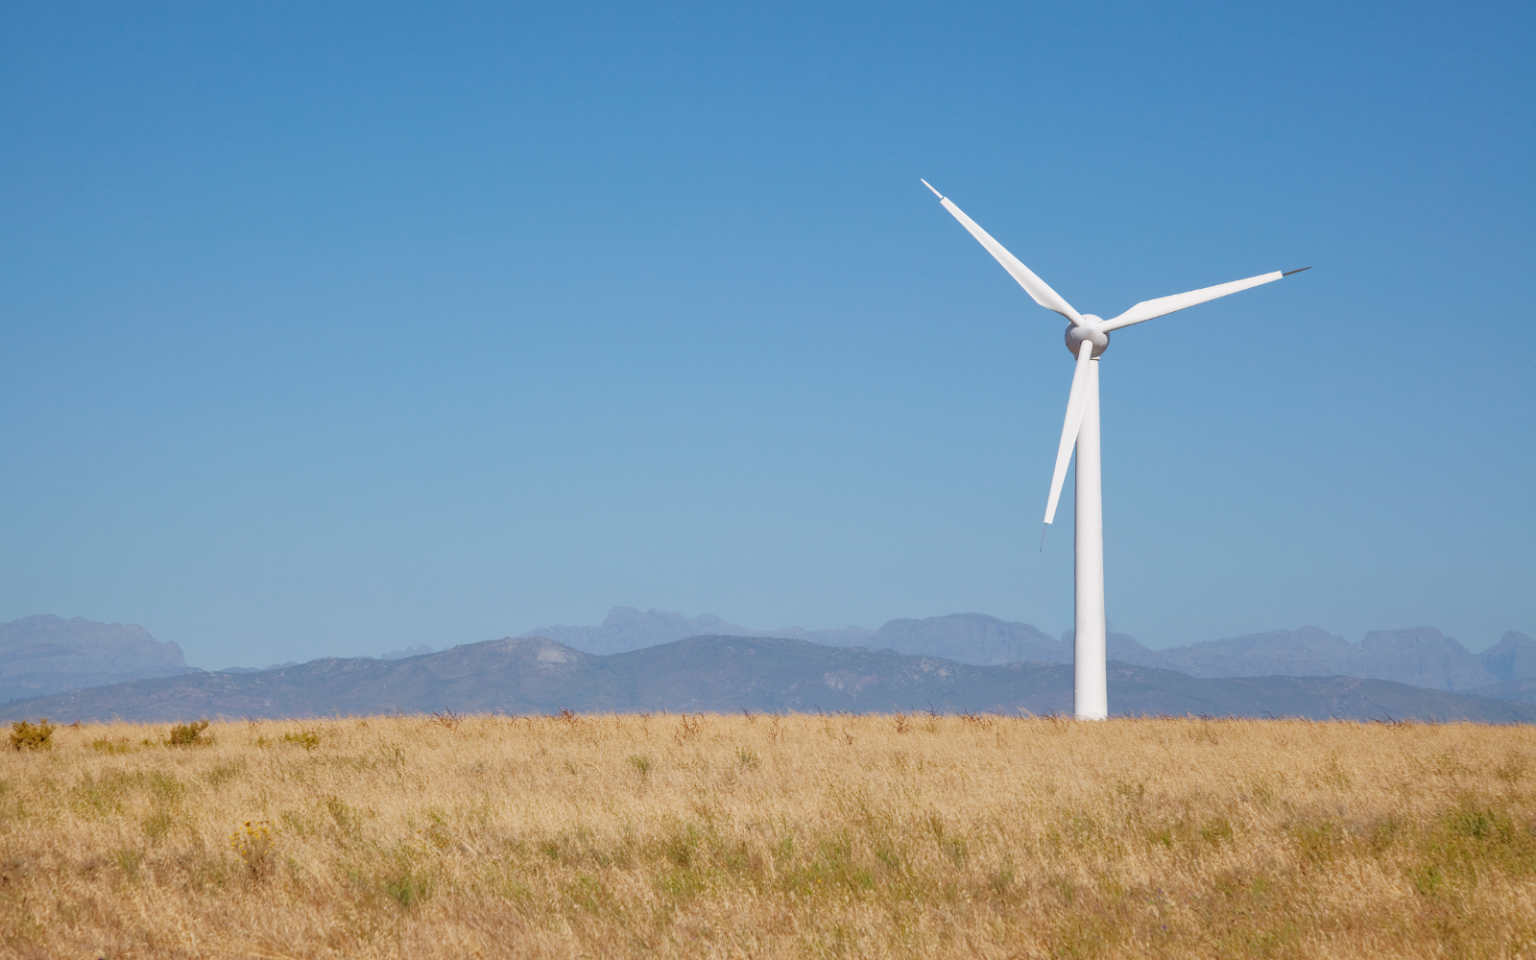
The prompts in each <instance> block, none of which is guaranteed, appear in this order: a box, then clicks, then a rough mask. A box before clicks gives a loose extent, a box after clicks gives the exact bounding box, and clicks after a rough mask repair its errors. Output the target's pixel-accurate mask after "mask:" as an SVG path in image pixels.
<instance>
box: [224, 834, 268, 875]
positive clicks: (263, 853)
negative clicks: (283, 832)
mask: <svg viewBox="0 0 1536 960" xmlns="http://www.w3.org/2000/svg"><path fill="white" fill-rule="evenodd" d="M229 847H230V849H231V850H233V851H235V856H237V857H239V858H240V862H241V863H242V864H244V865H245V868H246V869H247V870H249V871H250V872H251V876H253V877H260V876H262V874H264V873H267V872H268V871H269V869H270V867H271V862H272V826H271V824H269V823H268V822H267V821H265V820H247V821H245V826H243V827H241V828H240V829H239V830H236V831H235V832H234V833H232V834H230V835H229Z"/></svg>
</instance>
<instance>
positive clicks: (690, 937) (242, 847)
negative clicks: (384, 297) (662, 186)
mask: <svg viewBox="0 0 1536 960" xmlns="http://www.w3.org/2000/svg"><path fill="white" fill-rule="evenodd" d="M168 729H169V728H168V727H167V726H164V725H162V726H146V725H130V724H117V725H97V726H81V727H61V728H59V729H58V731H57V732H56V733H54V734H53V737H52V749H50V750H47V751H36V752H31V751H5V752H4V756H3V759H0V955H3V956H8V957H47V958H66V957H79V958H96V957H108V958H114V960H115V958H132V957H142V958H181V957H187V958H191V957H266V958H292V960H297V958H312V957H348V958H359V957H362V958H366V957H400V958H412V960H425V958H438V957H443V958H447V957H453V958H459V957H479V956H483V957H546V956H547V957H576V956H588V957H629V956H661V957H764V958H776V957H807V956H810V957H816V956H847V957H940V958H942V957H1144V956H1145V957H1235V956H1245V955H1248V956H1275V957H1328V958H1349V957H1366V956H1370V957H1385V956H1392V957H1442V956H1453V957H1516V956H1527V957H1530V956H1536V729H1533V728H1531V727H1487V726H1475V725H1470V724H1451V725H1444V726H1415V725H1405V726H1384V725H1372V724H1355V723H1309V722H1302V721H1246V720H1227V721H1204V720H1114V721H1109V722H1103V723H1073V722H1067V721H1053V720H1049V719H1031V720H1012V719H996V718H962V717H942V718H932V717H929V716H926V715H918V716H908V717H889V716H885V717H879V716H861V717H846V716H830V717H818V716H793V717H785V718H775V717H770V716H758V717H745V716H734V717H725V716H699V717H680V716H677V715H655V716H650V717H642V716H591V717H587V716H580V717H578V716H568V717H565V718H549V717H546V718H534V719H510V718H505V717H471V718H466V719H463V720H462V722H460V721H459V720H458V718H453V717H444V718H430V717H428V718H423V717H369V718H366V719H336V720H328V721H315V722H303V723H299V722H279V721H265V722H259V723H222V724H215V725H214V726H213V727H211V728H210V729H209V730H208V731H207V732H206V734H205V735H204V736H205V738H206V737H207V735H209V734H211V735H212V738H213V742H212V743H211V744H209V745H194V746H188V747H175V746H167V745H166V744H165V741H166V740H167V739H168Z"/></svg>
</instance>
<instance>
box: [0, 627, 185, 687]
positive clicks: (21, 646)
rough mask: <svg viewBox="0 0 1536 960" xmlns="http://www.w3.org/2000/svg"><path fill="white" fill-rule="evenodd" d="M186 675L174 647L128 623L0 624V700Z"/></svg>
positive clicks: (183, 663) (178, 649) (178, 650)
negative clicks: (135, 680)
mask: <svg viewBox="0 0 1536 960" xmlns="http://www.w3.org/2000/svg"><path fill="white" fill-rule="evenodd" d="M190 672H192V668H191V667H189V666H187V664H186V661H185V660H184V659H183V658H182V654H181V648H180V647H178V646H177V645H176V644H175V643H174V642H165V643H161V642H160V641H158V640H156V639H155V638H154V637H152V636H150V635H149V631H147V630H145V629H144V628H143V627H140V626H136V625H134V624H131V623H129V624H122V623H96V622H94V621H91V620H85V619H83V618H81V617H74V618H72V619H69V620H65V619H63V618H62V617H55V616H37V617H23V618H21V619H20V620H12V621H11V622H10V623H0V700H11V699H15V698H18V697H38V696H45V695H47V694H52V693H59V692H62V691H65V690H78V689H80V688H82V687H96V686H101V685H102V684H109V683H119V682H121V681H124V680H134V679H140V678H146V677H169V676H175V675H176V674H181V673H190Z"/></svg>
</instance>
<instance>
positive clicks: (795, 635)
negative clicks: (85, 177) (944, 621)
mask: <svg viewBox="0 0 1536 960" xmlns="http://www.w3.org/2000/svg"><path fill="white" fill-rule="evenodd" d="M893 622H894V621H893ZM1030 629H1033V628H1030ZM873 632H874V631H872V630H866V629H864V628H863V627H845V628H843V629H841V630H805V629H802V628H800V627H784V628H782V629H779V630H755V629H753V628H752V627H744V626H742V625H741V624H739V623H727V622H726V621H724V620H721V619H720V618H719V617H717V616H715V615H714V614H711V613H703V614H700V615H699V616H697V617H685V616H683V615H682V614H680V613H673V612H672V611H670V610H658V609H656V608H655V607H652V608H651V609H650V610H647V611H645V612H643V613H642V612H641V611H640V610H638V609H636V608H635V607H614V608H612V609H610V610H609V611H608V616H607V617H606V618H604V620H603V622H602V623H601V624H599V625H597V626H595V627H571V626H563V625H555V626H549V627H538V628H537V629H534V630H530V631H528V632H527V633H524V634H520V637H522V638H524V639H533V638H544V639H548V640H557V641H559V642H560V643H563V644H565V645H566V646H568V647H572V648H574V649H576V650H580V651H582V652H583V653H592V654H597V655H598V656H603V655H606V654H610V653H626V652H628V651H630V650H642V649H644V648H646V647H654V646H657V645H659V644H663V643H671V642H672V641H674V640H685V639H687V638H688V637H703V636H724V635H729V636H737V637H787V638H789V639H793V640H809V641H811V642H812V643H824V644H829V645H831V646H860V645H864V644H865V641H866V640H867V639H868V638H869V636H870V635H871V634H872V633H873Z"/></svg>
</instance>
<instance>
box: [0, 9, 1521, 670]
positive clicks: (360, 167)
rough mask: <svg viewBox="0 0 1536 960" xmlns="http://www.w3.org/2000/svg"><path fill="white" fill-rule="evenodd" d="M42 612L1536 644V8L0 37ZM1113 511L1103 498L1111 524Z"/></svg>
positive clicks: (289, 641) (20, 564) (483, 627)
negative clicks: (1080, 553)
mask: <svg viewBox="0 0 1536 960" xmlns="http://www.w3.org/2000/svg"><path fill="white" fill-rule="evenodd" d="M0 18H3V19H0V129H3V130H4V134H3V136H0V223H3V229H0V245H3V246H0V450H3V460H0V620H8V619H12V618H15V617H20V616H24V615H28V614H33V613H57V614H60V615H64V616H85V617H90V618H93V619H100V620H119V621H125V622H136V623H140V624H143V625H144V626H145V627H147V628H149V629H150V630H151V631H152V632H153V633H154V634H155V635H156V636H158V637H160V638H162V639H170V640H176V641H178V642H179V643H181V644H182V646H183V647H184V648H185V649H186V651H187V653H188V659H189V661H190V662H192V663H195V664H199V665H204V666H212V667H217V666H224V665H226V664H231V663H239V664H265V663H269V662H272V661H274V660H286V659H301V660H302V659H309V658H311V657H314V656H320V655H324V654H335V655H349V654H359V653H375V652H378V651H381V650H387V649H390V648H393V647H400V646H404V645H407V644H416V643H427V644H430V645H432V646H437V647H441V646H447V645H452V644H455V643H463V642H470V641H476V640H482V639H490V638H493V637H499V636H504V635H506V634H509V633H517V632H521V631H523V630H527V629H529V628H531V627H534V626H537V625H539V624H544V623H558V622H564V623H592V622H596V621H598V620H599V619H601V618H602V616H603V615H604V613H605V612H606V610H607V608H608V607H609V606H610V605H614V604H630V605H635V606H640V607H650V606H658V607H662V608H665V609H675V610H680V611H683V612H685V613H688V614H690V615H691V614H696V613H699V612H702V611H710V612H713V613H716V614H718V615H720V616H723V617H726V618H727V619H730V620H734V621H738V622H743V623H747V624H752V625H757V626H762V627H776V626H784V625H788V624H799V625H801V626H805V627H822V626H841V625H845V624H849V623H858V624H863V625H868V626H875V625H878V624H879V623H881V622H883V621H884V620H886V619H889V618H892V617H909V616H910V617H921V616H932V615H937V614H945V613H951V612H956V611H971V610H975V611H982V612H987V613H992V614H995V615H997V616H1000V617H1004V618H1008V619H1017V620H1026V621H1029V622H1031V623H1034V624H1036V625H1038V626H1040V627H1041V628H1043V629H1046V630H1049V631H1052V632H1059V631H1061V630H1064V629H1066V628H1068V627H1070V625H1071V609H1072V608H1071V594H1072V576H1071V553H1072V538H1071V524H1070V517H1071V510H1072V503H1071V496H1070V492H1069V493H1068V495H1067V497H1066V498H1065V499H1064V501H1063V518H1064V519H1065V520H1066V521H1067V522H1065V523H1063V522H1060V521H1058V523H1057V525H1056V529H1054V530H1053V531H1052V532H1051V535H1050V537H1049V538H1048V539H1047V541H1046V545H1045V550H1044V552H1043V553H1039V552H1037V550H1036V548H1037V544H1038V540H1039V531H1040V526H1039V520H1040V515H1041V513H1042V511H1043V507H1044V501H1045V496H1046V492H1047V486H1048V483H1049V477H1050V469H1051V463H1052V458H1053V456H1054V451H1055V446H1056V439H1057V436H1058V433H1059V431H1060V428H1061V417H1062V412H1063V410H1064V408H1065V404H1066V394H1067V385H1068V383H1069V381H1070V379H1071V373H1072V364H1071V357H1070V355H1069V354H1068V353H1067V351H1066V349H1065V348H1064V347H1063V345H1062V340H1061V334H1062V328H1063V323H1062V321H1061V320H1060V319H1059V318H1058V317H1057V316H1056V315H1054V314H1051V313H1048V312H1046V311H1044V310H1042V309H1040V308H1039V307H1036V306H1035V305H1034V304H1033V303H1031V302H1030V301H1029V299H1028V298H1027V297H1026V296H1025V295H1024V294H1023V292H1022V291H1021V290H1019V289H1018V287H1017V286H1015V285H1014V283H1013V282H1012V281H1011V280H1010V279H1009V278H1008V277H1007V275H1006V274H1004V273H1003V271H1002V270H1001V269H999V268H998V266H997V265H996V264H995V263H994V262H993V261H992V260H991V259H990V258H989V257H988V256H987V255H986V254H985V252H984V251H983V250H982V249H981V248H980V247H979V246H978V245H977V244H976V243H975V242H974V241H973V240H971V239H970V237H968V236H967V235H966V234H965V233H964V231H963V230H961V228H960V227H959V226H958V225H957V224H956V223H955V222H954V221H953V220H952V219H951V218H950V217H949V215H948V214H946V213H945V212H944V210H943V209H942V208H941V207H940V206H939V205H938V203H937V202H936V201H935V200H934V198H933V197H932V195H931V194H929V193H928V191H926V190H924V189H923V188H922V186H921V185H920V184H919V183H918V177H920V176H921V177H926V178H927V179H928V180H930V181H931V182H933V183H934V184H935V185H936V186H937V187H938V188H939V189H941V190H943V191H944V192H945V193H946V194H948V195H949V196H950V197H951V198H953V199H954V200H955V201H956V202H957V203H958V204H959V205H960V206H961V207H963V208H964V209H965V210H966V211H967V212H968V213H970V214H971V215H972V216H973V217H975V218H976V219H977V220H978V221H979V222H980V223H981V224H982V225H983V226H985V227H986V228H988V229H989V230H990V231H992V232H993V233H994V234H995V235H996V236H997V237H998V238H999V239H1000V240H1001V241H1002V242H1003V243H1005V244H1007V245H1008V246H1009V247H1010V248H1011V249H1012V250H1013V252H1014V253H1016V254H1017V255H1018V256H1019V257H1020V258H1021V259H1023V260H1024V262H1026V263H1027V264H1029V265H1030V266H1031V267H1032V268H1033V269H1034V270H1035V271H1036V272H1038V273H1039V274H1040V275H1041V276H1042V277H1044V278H1045V279H1046V280H1047V281H1048V282H1050V283H1051V284H1052V285H1053V286H1055V287H1056V289H1057V290H1059V291H1060V292H1061V293H1062V294H1063V295H1064V296H1066V297H1067V298H1068V299H1069V300H1071V301H1072V302H1073V303H1074V304H1075V305H1076V306H1077V307H1078V308H1079V309H1081V310H1083V311H1085V312H1094V313H1099V314H1103V315H1106V316H1109V315H1112V314H1114V313H1118V312H1119V311H1121V310H1123V309H1124V308H1125V307H1127V306H1129V305H1130V304H1131V303H1133V302H1135V301H1137V300H1142V299H1146V298H1149V297H1154V296H1162V295H1165V294H1170V293H1175V292H1179V291H1182V290H1186V289H1190V288H1193V287H1200V286H1206V285H1208V284H1212V283H1218V282H1222V281H1226V280H1232V279H1236V278H1240V277H1246V276H1250V275H1253V274H1257V273H1262V272H1266V271H1269V270H1274V269H1291V268H1293V267H1300V266H1306V265H1309V264H1310V265H1312V266H1313V267H1314V269H1313V270H1312V271H1311V272H1310V273H1306V274H1302V275H1301V276H1300V277H1295V278H1290V279H1287V280H1286V281H1284V282H1282V283H1280V284H1275V285H1271V286H1267V287H1263V288H1260V289H1258V290H1254V291H1250V292H1247V293H1243V294H1240V295H1237V296H1234V297H1231V298H1229V299H1226V300H1223V301H1220V302H1218V303H1214V304H1209V305H1206V306H1203V307H1199V308H1196V309H1194V310H1191V311H1188V312H1185V313H1182V314H1178V315H1175V316H1171V317H1167V318H1163V319H1161V320H1157V321H1154V322H1152V323H1148V324H1145V325H1142V326H1140V327H1136V328H1133V329H1129V330H1126V331H1123V332H1121V333H1117V334H1116V335H1115V341H1114V345H1113V346H1112V347H1111V349H1110V351H1109V353H1108V354H1107V355H1106V357H1105V359H1104V361H1103V368H1102V369H1103V411H1104V413H1103V418H1104V420H1103V422H1104V490H1105V515H1106V528H1107V529H1106V548H1107V553H1108V560H1107V573H1108V598H1109V599H1108V605H1109V617H1110V624H1111V627H1112V629H1115V630H1118V631H1124V632H1127V633H1131V634H1133V635H1135V636H1137V637H1139V638H1141V639H1142V640H1143V641H1144V642H1146V643H1148V644H1150V645H1153V646H1164V645H1169V644H1175V643H1187V642H1192V641H1198V640H1208V639H1214V638H1217V637H1222V636H1233V635H1238V634H1243V633H1250V632H1256V631H1261V630H1268V629H1274V628H1277V627H1295V626H1299V625H1302V624H1316V625H1318V626H1322V627H1325V628H1327V629H1329V630H1332V631H1334V632H1337V633H1340V634H1342V635H1344V636H1346V637H1348V638H1350V639H1351V640H1358V639H1359V638H1360V636H1361V634H1362V633H1363V632H1365V631H1366V630H1370V629H1377V628H1390V627H1400V626H1411V625H1421V624H1428V625H1436V626H1440V627H1442V628H1443V629H1445V630H1446V631H1447V632H1449V633H1451V634H1452V635H1454V636H1457V637H1459V638H1460V639H1462V640H1463V641H1464V642H1465V643H1466V644H1467V645H1468V646H1469V647H1471V648H1473V649H1479V648H1482V647H1485V646H1487V645H1488V644H1490V643H1492V642H1494V641H1495V640H1497V639H1498V637H1499V636H1500V635H1501V634H1502V633H1503V631H1505V630H1507V629H1515V630H1522V631H1525V632H1527V633H1532V632H1536V551H1533V545H1536V509H1533V503H1536V377H1533V366H1536V364H1533V361H1536V307H1533V302H1536V270H1533V266H1532V264H1533V263H1536V242H1533V241H1536V216H1533V212H1536V211H1533V186H1536V164H1533V159H1536V150H1533V146H1536V144H1533V139H1536V122H1533V121H1536V89H1533V87H1536V84H1533V78H1536V67H1533V64H1536V58H1533V57H1532V55H1531V51H1532V50H1533V49H1536V7H1533V6H1532V5H1531V4H1529V3H1524V4H1517V3H1504V4H1476V3H1473V4H1401V3H1399V4H1372V5H1362V4H1342V5H1341V4H1338V3H1299V4H1287V5H1283V6H1280V7H1275V6H1259V5H1252V4H1231V3H1226V4H1217V3H1211V4H1198V5H1195V4H1156V5H1153V4H1099V5H1089V4H1065V3H1064V4H1053V5H1041V4H1020V3H999V4H992V5H957V4H932V5H927V6H920V5H896V4H868V5H852V4H826V3H811V4H801V5H791V4H772V5H759V6H758V7H756V8H752V7H751V6H749V5H744V4H698V5H694V6H688V5H636V4H614V5H611V6H605V5H575V4H549V5H545V6H544V7H542V8H539V7H535V6H534V5H531V4H505V5H494V4H409V5H404V4H345V5H343V4H334V3H217V4H185V3H179V4H134V3H121V4H90V5H81V4H70V3H46V4H42V3H22V2H15V0H10V2H6V3H4V5H3V6H0ZM1068 490H1069V491H1070V482H1069V484H1068Z"/></svg>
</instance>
